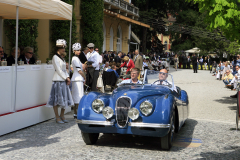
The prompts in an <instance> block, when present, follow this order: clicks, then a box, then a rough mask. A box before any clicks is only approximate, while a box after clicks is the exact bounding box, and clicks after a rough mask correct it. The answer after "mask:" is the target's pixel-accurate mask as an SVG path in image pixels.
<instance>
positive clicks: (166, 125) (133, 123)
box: [128, 122, 171, 128]
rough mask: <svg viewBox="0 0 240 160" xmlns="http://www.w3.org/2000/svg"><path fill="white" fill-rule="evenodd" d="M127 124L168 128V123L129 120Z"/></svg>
mask: <svg viewBox="0 0 240 160" xmlns="http://www.w3.org/2000/svg"><path fill="white" fill-rule="evenodd" d="M128 126H131V127H146V128H170V126H171V125H170V124H158V123H141V122H129V123H128Z"/></svg>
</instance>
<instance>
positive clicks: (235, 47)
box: [226, 42, 240, 55]
mask: <svg viewBox="0 0 240 160" xmlns="http://www.w3.org/2000/svg"><path fill="white" fill-rule="evenodd" d="M226 50H227V52H228V53H229V54H231V55H236V54H239V53H240V45H239V44H238V42H231V43H230V44H229V46H228V47H227V48H226Z"/></svg>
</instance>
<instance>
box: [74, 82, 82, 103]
mask: <svg viewBox="0 0 240 160" xmlns="http://www.w3.org/2000/svg"><path fill="white" fill-rule="evenodd" d="M83 96H84V87H83V82H78V81H76V82H72V97H73V102H74V104H79V103H80V100H81V98H82V97H83Z"/></svg>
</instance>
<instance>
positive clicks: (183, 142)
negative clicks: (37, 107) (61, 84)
mask: <svg viewBox="0 0 240 160" xmlns="http://www.w3.org/2000/svg"><path fill="white" fill-rule="evenodd" d="M172 74H173V76H174V80H175V83H176V84H177V85H178V86H179V87H181V88H182V89H184V90H186V91H187V92H188V94H189V98H190V105H189V106H190V115H189V116H190V117H189V119H188V120H187V122H186V125H185V126H184V127H183V128H182V130H181V131H180V132H179V133H178V134H176V135H175V141H174V146H173V147H172V149H171V150H170V151H162V150H160V148H159V139H158V138H149V137H132V136H123V135H115V136H113V135H101V137H100V138H99V140H98V142H97V144H96V145H94V146H86V145H85V143H84V142H83V140H82V138H81V135H80V131H79V129H78V127H77V125H76V123H75V121H74V120H73V119H72V116H71V115H70V114H68V115H67V119H69V120H70V123H68V124H64V125H58V124H56V123H55V122H54V120H49V121H47V122H44V123H41V124H38V125H35V126H32V127H29V128H26V129H23V130H20V131H17V132H14V133H11V134H7V135H4V136H1V137H0V159H4V160H5V159H18V160H19V159H240V132H239V131H238V132H237V131H235V130H232V128H235V123H234V122H235V112H236V110H235V105H236V100H235V99H230V98H229V96H230V95H232V94H235V92H233V91H230V90H227V89H226V88H224V85H223V82H221V81H217V80H215V78H214V77H213V76H211V74H210V73H209V72H208V71H199V73H198V74H194V73H192V70H178V71H173V72H172Z"/></svg>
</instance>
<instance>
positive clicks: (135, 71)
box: [118, 68, 142, 86]
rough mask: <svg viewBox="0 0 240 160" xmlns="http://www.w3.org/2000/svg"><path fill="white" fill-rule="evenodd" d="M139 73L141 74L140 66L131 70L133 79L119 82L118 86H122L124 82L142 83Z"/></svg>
mask: <svg viewBox="0 0 240 160" xmlns="http://www.w3.org/2000/svg"><path fill="white" fill-rule="evenodd" d="M139 74H140V70H139V69H138V68H133V69H132V70H131V79H127V80H124V81H122V82H121V83H119V84H118V86H120V85H122V84H127V83H133V84H142V81H139V80H138V76H139Z"/></svg>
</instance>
